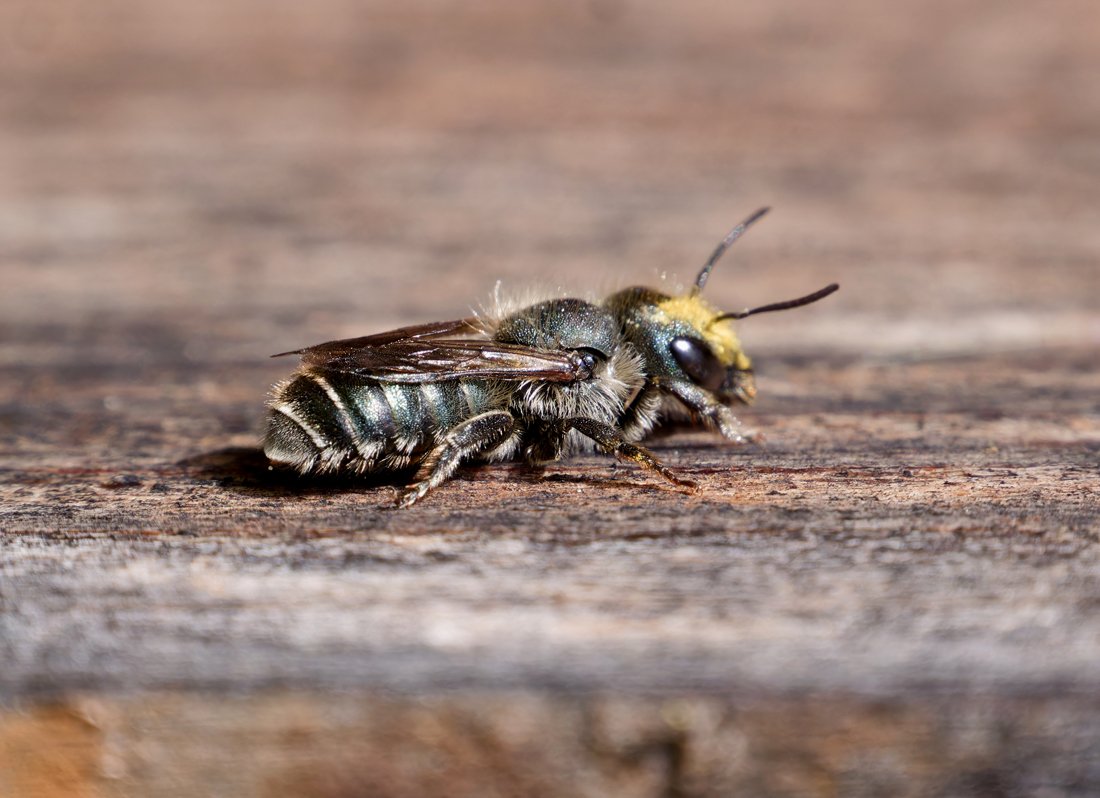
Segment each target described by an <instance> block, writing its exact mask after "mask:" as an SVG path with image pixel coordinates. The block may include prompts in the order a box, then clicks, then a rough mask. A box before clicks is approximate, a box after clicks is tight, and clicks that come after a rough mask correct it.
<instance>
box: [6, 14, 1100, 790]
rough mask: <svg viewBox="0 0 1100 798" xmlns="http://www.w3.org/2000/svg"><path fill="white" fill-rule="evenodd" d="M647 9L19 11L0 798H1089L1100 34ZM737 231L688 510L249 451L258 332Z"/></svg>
mask: <svg viewBox="0 0 1100 798" xmlns="http://www.w3.org/2000/svg"><path fill="white" fill-rule="evenodd" d="M671 9H672V7H671V6H665V5H661V4H655V3H652V4H640V5H633V4H631V5H626V4H617V3H565V4H561V3H535V4H523V5H521V6H513V5H511V4H505V3H499V2H485V3H477V4H459V5H451V4H444V3H438V4H429V5H425V6H422V7H419V6H418V7H413V6H408V5H407V4H400V3H389V2H379V3H375V4H369V5H367V6H359V5H358V4H351V3H346V2H343V1H342V0H323V2H320V3H314V4H310V5H309V9H308V11H307V10H305V7H304V6H301V7H299V5H297V4H291V3H274V4H259V3H256V2H255V1H254V0H231V2H228V3H225V2H219V3H215V2H213V0H209V1H204V2H197V3H189V4H186V7H184V5H183V4H170V3H142V4H136V3H128V2H124V1H122V2H115V3H110V4H103V5H102V6H100V5H97V6H96V8H95V9H94V10H92V9H89V8H85V7H84V6H83V5H82V4H79V3H76V2H62V3H55V4H48V5H43V6H41V7H40V6H39V5H37V4H9V6H7V7H5V8H4V9H3V10H0V17H2V19H0V23H3V24H0V29H2V30H4V31H5V34H4V35H5V36H7V37H8V42H7V45H8V46H5V47H3V48H0V52H2V53H3V54H2V56H0V58H3V59H4V69H2V70H0V120H2V122H3V124H0V174H3V175H4V179H3V180H2V181H0V269H2V276H3V290H2V292H0V663H2V666H0V707H2V708H0V765H2V766H0V796H6V795H18V796H27V795H60V794H63V795H80V794H87V795H177V794H195V795H215V794H234V795H242V796H247V795H257V796H261V795H263V796H276V795H317V796H338V795H359V794H377V795H393V796H398V795H424V794H439V793H442V792H444V791H448V794H452V795H514V794H525V795H612V794H613V795H665V796H673V795H676V796H688V795H692V796H694V795H727V794H731V793H738V794H753V795H791V796H794V795H799V796H801V795H880V794H883V795H884V794H890V795H964V794H966V795H969V794H989V795H998V794H1000V795H1013V794H1036V793H1038V792H1040V791H1042V790H1046V791H1047V792H1045V793H1043V794H1050V795H1060V796H1061V795H1065V796H1070V795H1088V794H1093V793H1095V792H1097V791H1098V790H1100V773H1098V771H1097V770H1096V768H1095V764H1094V763H1095V762H1096V761H1098V760H1100V742H1098V741H1100V727H1098V724H1100V706H1098V705H1097V701H1096V695H1098V693H1097V690H1098V688H1100V670H1098V668H1097V666H1096V663H1097V662H1098V661H1100V620H1098V615H1097V612H1096V609H1097V606H1098V601H1100V579H1098V576H1097V574H1098V573H1100V570H1098V564H1100V563H1098V560H1100V555H1098V551H1100V549H1098V540H1097V533H1098V529H1100V303H1098V297H1100V229H1098V228H1097V227H1096V224H1095V209H1096V208H1097V207H1098V203H1100V145H1098V144H1097V142H1100V95H1097V93H1096V92H1095V91H1094V90H1093V88H1094V84H1095V81H1094V79H1093V78H1094V76H1095V73H1096V70H1097V69H1098V68H1100V56H1098V55H1097V54H1098V53H1100V28H1098V27H1097V25H1096V24H1095V18H1096V15H1095V14H1092V13H1091V12H1090V11H1089V10H1087V9H1085V8H1084V7H1083V6H1081V5H1080V4H1079V3H1075V2H1072V1H1071V0H1064V1H1061V2H1055V3H1051V4H1046V5H1044V7H1043V8H1042V9H1039V8H1038V7H1036V6H1033V5H1032V4H1029V3H1026V2H1023V0H1020V1H1019V2H1008V3H1004V2H993V0H969V1H968V2H965V3H955V2H952V3H948V2H946V0H945V1H944V2H939V1H938V0H936V1H935V2H929V3H921V4H901V3H887V4H878V3H867V2H862V0H845V2H843V3H841V4H839V5H838V4H830V5H829V6H827V7H826V6H819V5H817V4H813V3H809V2H806V0H782V2H779V3H764V2H750V3H743V4H737V5H736V6H728V7H727V6H722V5H721V4H706V3H698V4H695V3H693V4H688V5H687V6H686V7H685V8H680V7H677V9H676V10H671ZM9 23H10V24H9ZM762 204H771V205H773V206H774V207H775V211H774V212H773V213H772V214H771V215H770V216H769V217H768V218H767V219H766V220H765V221H764V222H762V223H761V224H759V225H757V226H756V227H754V228H753V230H752V232H751V234H750V235H748V236H746V238H745V239H744V240H743V241H740V242H738V243H737V245H736V247H735V251H733V252H731V253H730V255H729V256H728V258H727V260H725V261H723V262H722V264H721V265H720V266H719V267H718V269H716V271H715V273H714V275H713V277H712V279H711V280H710V283H709V284H708V287H707V292H708V295H709V296H710V298H711V299H712V300H713V301H714V302H715V303H716V304H717V305H719V306H721V307H723V308H730V309H737V308H741V307H745V306H750V305H758V304H763V303H766V302H771V301H775V300H779V299H785V298H789V297H793V296H798V295H801V294H804V293H807V292H808V291H811V290H813V289H814V288H817V287H819V286H820V285H823V284H825V283H827V282H830V281H833V280H836V281H837V282H839V283H840V284H841V286H842V288H841V291H840V293H838V294H837V295H836V296H835V297H830V298H829V299H827V300H825V301H823V302H822V303H820V304H818V305H814V306H812V307H808V308H804V309H800V310H796V311H791V312H789V313H784V314H775V315H774V316H761V317H759V318H753V319H748V320H745V321H744V322H743V323H742V324H741V327H740V329H741V332H742V335H743V338H744V340H745V344H746V347H747V349H748V351H749V353H750V354H751V355H752V356H753V357H754V359H755V362H756V365H757V371H758V375H759V388H760V391H759V393H760V396H759V400H758V402H757V404H756V405H755V406H754V407H752V408H750V409H747V410H746V411H745V412H744V413H743V419H744V421H745V423H746V425H747V426H748V427H749V428H751V429H755V430H758V431H760V432H762V433H763V434H764V436H765V439H766V442H765V443H764V444H762V445H751V446H746V447H731V446H729V445H726V444H724V443H723V442H721V441H720V440H719V439H717V438H716V437H715V436H713V435H710V434H708V433H706V432H701V431H693V430H687V429H672V430H668V431H667V432H666V433H665V434H663V435H661V436H660V437H658V438H657V439H655V440H654V441H653V442H652V443H653V448H654V450H655V451H657V452H658V453H659V454H660V455H661V457H662V458H663V459H665V460H666V461H667V462H668V463H669V464H671V465H674V466H675V467H677V468H679V469H682V470H683V471H684V473H685V474H686V475H687V476H689V477H690V478H692V479H694V480H696V481H698V482H699V483H700V486H701V489H700V490H699V491H698V492H697V493H694V494H686V493H684V492H681V491H677V490H675V489H673V488H671V487H670V486H668V485H666V484H662V483H659V482H656V481H654V480H653V479H651V478H650V477H649V476H647V475H645V474H643V473H641V472H639V471H638V470H637V469H633V468H628V467H625V466H622V465H618V464H616V463H614V462H612V461H611V460H609V459H607V458H603V457H597V456H589V457H580V458H577V459H575V460H571V461H569V462H566V463H562V464H560V465H559V466H556V467H553V468H551V469H550V470H549V471H548V472H547V474H546V475H545V476H544V477H543V478H537V477H536V476H535V475H533V474H531V473H530V472H528V471H527V470H526V469H524V468H523V467H521V466H518V465H503V466H492V467H484V468H468V469H464V470H463V471H461V472H460V474H459V476H458V478H457V479H456V480H454V481H453V482H452V483H449V484H448V485H447V486H446V487H445V488H443V489H441V490H440V491H439V492H438V493H436V494H434V495H432V496H430V497H429V498H428V499H426V500H425V501H424V502H423V503H422V504H420V505H418V506H416V507H414V508H412V509H411V510H408V511H394V510H392V509H391V508H390V504H391V503H392V501H393V497H394V495H395V492H394V485H392V484H385V483H384V482H383V483H380V482H354V481H333V480H314V481H307V482H300V481H297V480H294V479H290V478H288V477H286V476H283V475H279V474H275V473H272V472H270V471H269V470H268V469H267V466H266V463H265V462H264V460H263V458H262V455H261V454H260V452H259V449H258V445H257V441H258V438H259V434H260V429H261V423H262V417H263V402H264V397H265V394H266V391H267V390H268V387H269V386H270V385H271V383H273V382H274V381H275V380H277V379H279V378H280V377H282V376H285V373H286V371H287V368H288V363H287V362H286V361H285V360H282V361H271V360H269V359H268V358H267V355H269V354H271V353H272V352H278V351H285V350H287V349H291V348H295V347H299V346H302V345H307V344H311V343H316V342H318V341H322V340H329V339H332V338H337V337H346V336H352V335H363V334H367V333H371V332H377V331H380V330H384V329H387V328H389V327H395V326H399V325H401V324H409V323H416V322H422V321H429V320H432V319H444V318H456V317H459V316H462V315H465V314H466V313H468V311H469V310H470V308H471V307H476V306H477V305H478V304H479V303H483V302H486V301H488V297H489V296H490V292H491V290H492V288H493V285H494V284H495V282H496V281H497V280H501V281H502V282H503V284H504V286H505V289H506V290H512V291H516V292H520V293H522V291H523V290H525V289H526V288H528V287H530V286H532V285H535V286H538V285H543V286H551V287H553V286H557V285H563V286H569V287H570V288H574V287H575V290H576V291H577V292H578V293H581V294H585V295H597V296H598V295H600V294H601V293H604V292H607V291H609V290H611V289H613V288H618V287H622V286H624V285H629V284H634V283H644V284H653V283H656V282H657V281H658V280H660V279H661V274H662V273H663V272H666V271H667V272H668V273H669V277H668V280H669V281H670V282H671V283H675V282H676V281H677V280H681V281H682V280H684V279H690V277H691V276H692V275H693V273H694V271H695V269H697V267H698V265H699V264H700V263H701V262H702V261H703V260H704V259H705V257H706V256H707V254H709V252H710V250H711V248H712V247H713V245H714V244H715V243H716V242H717V240H718V239H719V238H720V237H721V236H722V235H723V234H724V232H725V231H726V229H728V227H729V225H730V224H731V223H732V222H733V221H735V220H736V219H738V218H741V217H743V216H744V215H745V214H746V213H748V212H749V211H751V210H752V209H754V208H756V207H758V206H759V205H762ZM350 740H354V743H349V742H348V741H350ZM35 741H42V742H41V744H39V743H36V742H35ZM29 752H34V755H33V756H32V755H31V754H30V753H29Z"/></svg>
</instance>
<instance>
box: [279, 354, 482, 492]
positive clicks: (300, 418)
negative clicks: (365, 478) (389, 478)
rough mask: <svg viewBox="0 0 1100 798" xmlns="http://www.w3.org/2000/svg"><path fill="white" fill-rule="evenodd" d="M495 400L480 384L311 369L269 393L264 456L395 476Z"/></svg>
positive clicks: (328, 469)
mask: <svg viewBox="0 0 1100 798" xmlns="http://www.w3.org/2000/svg"><path fill="white" fill-rule="evenodd" d="M499 395H500V390H499V387H498V386H496V385H494V384H493V383H492V382H491V381H486V380H461V381H460V380H447V381H442V382H425V383H393V382H383V381H380V380H372V379H365V378H362V377H357V376H355V375H353V374H347V373H344V372H336V371H328V370H323V369H309V370H306V371H303V372H300V373H298V374H297V375H295V376H294V377H293V378H292V379H291V380H290V381H289V382H286V383H283V384H280V385H277V386H276V387H275V390H274V394H273V397H272V400H271V403H270V412H269V414H268V426H267V433H266V435H265V437H264V453H265V454H266V455H267V456H268V458H269V459H270V460H271V461H272V462H273V463H276V464H279V465H285V466H289V467H291V468H295V469H297V470H298V471H301V472H302V473H309V472H314V473H334V472H340V471H349V472H355V473H368V472H376V471H397V470H401V469H404V468H407V467H409V466H413V465H416V464H418V463H419V462H420V461H421V460H422V459H423V458H424V456H425V455H426V454H427V453H428V452H429V451H430V450H431V449H432V448H433V447H434V446H435V445H436V443H438V442H439V441H440V440H441V439H442V438H443V436H444V435H445V434H446V433H447V431H448V430H449V429H451V428H452V427H454V426H455V425H456V424H459V423H461V422H462V421H465V420H466V419H468V418H471V417H473V416H475V415H478V414H479V413H482V412H485V411H486V410H489V409H492V408H493V407H495V406H496V405H497V404H498V403H499V398H498V397H499Z"/></svg>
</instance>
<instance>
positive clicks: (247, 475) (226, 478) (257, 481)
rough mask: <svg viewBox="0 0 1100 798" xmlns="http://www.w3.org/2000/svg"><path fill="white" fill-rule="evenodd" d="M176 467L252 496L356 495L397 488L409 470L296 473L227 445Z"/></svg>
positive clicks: (253, 449)
mask: <svg viewBox="0 0 1100 798" xmlns="http://www.w3.org/2000/svg"><path fill="white" fill-rule="evenodd" d="M177 465H179V466H180V467H181V468H182V469H183V470H184V471H185V472H187V473H188V474H189V475H190V476H193V477H195V478H196V479H201V480H209V481H211V482H214V483H216V484H217V485H218V486H219V487H222V488H226V489H227V490H232V491H237V492H240V493H248V494H252V495H257V494H260V495H267V496H287V495H299V496H300V495H302V494H328V493H347V492H360V491H363V490H370V489H373V488H384V487H389V488H394V489H398V488H400V487H401V486H403V485H405V484H406V483H407V482H408V479H409V476H410V474H411V471H401V472H394V473H383V474H321V475H317V474H306V475H303V474H299V473H298V472H297V471H293V470H291V469H286V468H277V467H274V466H272V465H271V463H270V461H269V460H268V459H267V456H266V455H265V454H264V453H263V450H262V449H260V448H259V447H252V446H230V447H227V448H224V449H215V450H214V451H211V452H203V453H202V454H197V455H195V456H194V457H188V458H185V459H183V460H180V461H179V462H178V463H177Z"/></svg>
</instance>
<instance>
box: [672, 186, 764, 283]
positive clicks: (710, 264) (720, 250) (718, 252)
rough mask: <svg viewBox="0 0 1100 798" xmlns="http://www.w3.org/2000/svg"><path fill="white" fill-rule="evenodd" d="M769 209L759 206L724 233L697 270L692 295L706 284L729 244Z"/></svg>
mask: <svg viewBox="0 0 1100 798" xmlns="http://www.w3.org/2000/svg"><path fill="white" fill-rule="evenodd" d="M770 210H771V208H767V207H765V208H761V209H760V210H758V211H757V212H756V213H754V214H753V215H752V216H750V217H749V218H748V219H746V220H745V221H743V222H741V224H739V225H737V226H736V227H735V228H733V229H732V230H730V231H729V232H728V233H726V237H725V238H723V239H722V243H720V244H719V245H718V246H717V247H715V249H714V252H712V253H711V256H710V257H709V258H708V259H707V262H706V265H705V266H703V270H702V271H701V272H699V276H698V277H696V278H695V287H694V288H692V289H691V295H692V296H698V295H699V292H701V291H702V290H703V286H705V285H706V284H707V278H708V277H710V270H711V269H713V268H714V264H716V263H717V262H718V259H719V258H721V257H722V255H723V254H725V252H726V250H727V249H729V248H730V244H732V243H733V242H734V241H736V240H737V239H739V238H740V237H741V234H742V233H744V232H745V231H746V230H748V229H749V226H750V225H751V224H752V223H753V222H755V221H756V220H757V219H759V218H760V217H761V216H763V215H764V214H765V213H767V212H768V211H770Z"/></svg>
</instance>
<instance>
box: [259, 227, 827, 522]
mask: <svg viewBox="0 0 1100 798" xmlns="http://www.w3.org/2000/svg"><path fill="white" fill-rule="evenodd" d="M767 210H768V209H767V208H762V209H760V210H758V211H757V212H756V213H754V214H752V215H751V216H749V217H748V218H747V219H745V220H744V221H743V222H741V223H740V224H738V225H737V226H735V227H734V228H733V229H732V230H731V231H730V232H729V234H728V235H726V237H725V238H724V239H723V240H722V242H721V243H720V244H719V245H718V247H717V248H716V249H715V250H714V252H713V254H712V255H711V256H710V258H709V259H708V260H707V262H706V264H705V265H704V266H703V268H702V270H701V271H700V272H699V275H698V276H697V277H696V278H695V282H694V284H693V285H692V287H691V289H690V290H689V291H688V292H687V293H686V294H683V295H680V296H671V295H669V294H665V293H662V292H660V291H657V290H654V289H651V288H645V287H634V288H627V289H625V290H622V291H618V292H616V293H614V294H612V295H611V296H609V297H607V298H606V299H605V300H604V301H603V302H601V303H595V302H589V301H585V300H581V299H568V298H567V299H549V300H545V301H542V302H536V303H534V304H531V305H528V306H526V307H522V308H520V309H519V310H515V311H513V312H511V313H504V314H500V315H499V316H498V317H495V318H484V317H482V316H473V317H469V318H463V319H457V320H454V321H440V322H431V323H428V324H421V325H417V326H412V327H402V328H400V329H396V330H391V331H389V332H383V333H378V334H375V335H368V336H365V337H362V338H350V339H345V340H339V341H329V342H327V343H322V344H318V345H316V346H311V347H308V348H305V349H297V350H294V351H292V352H283V353H281V354H280V355H274V356H273V357H280V356H282V355H292V354H296V355H300V356H301V365H300V367H299V369H298V371H297V372H296V373H295V374H294V375H293V376H292V377H291V378H290V379H289V380H287V381H285V382H282V383H279V384H277V385H276V386H275V387H274V388H273V389H272V397H271V401H270V403H269V413H268V418H267V432H266V435H265V438H264V452H265V454H266V455H267V457H268V459H269V460H270V461H271V463H272V464H274V465H278V466H285V467H289V468H293V469H296V470H297V471H299V472H301V473H303V474H305V473H352V474H379V473H383V474H385V473H401V472H405V471H410V470H411V471H414V477H413V481H412V482H411V483H410V484H409V485H408V486H407V487H406V488H405V489H404V491H403V493H402V494H401V496H400V498H399V499H398V502H397V503H398V505H399V506H401V507H409V506H411V505H413V504H414V503H415V502H417V501H418V500H420V499H421V498H423V497H424V496H425V495H426V494H427V493H428V492H429V491H431V490H432V489H434V488H436V487H438V486H439V485H441V484H443V483H444V482H446V481H447V480H448V479H449V478H450V477H451V476H452V475H453V474H454V472H455V469H456V468H458V466H459V465H460V464H461V463H463V462H464V461H469V460H481V461H501V460H508V459H512V458H516V457H522V458H523V459H524V460H525V461H526V462H527V463H528V464H530V465H532V466H535V467H541V465H542V464H545V463H547V462H552V461H556V460H559V459H561V458H562V457H564V456H567V455H568V454H570V453H572V452H575V451H578V450H583V449H592V448H599V449H602V450H603V451H605V452H607V453H610V454H613V455H615V456H616V457H617V458H619V459H620V460H623V461H629V462H633V463H636V464H637V465H639V466H641V467H642V468H644V469H647V470H649V471H652V472H654V473H655V474H657V475H659V476H661V477H663V478H664V479H666V480H668V481H669V482H671V483H673V484H674V485H677V486H681V487H685V488H693V487H694V483H692V482H691V481H690V480H688V479H685V478H683V477H681V476H680V475H678V474H677V473H676V472H675V471H673V470H672V469H670V468H668V467H666V466H665V465H664V464H663V463H662V462H661V461H660V460H658V459H657V457H656V456H655V455H654V454H653V453H652V452H650V451H649V450H648V449H646V448H644V447H643V446H641V445H639V443H638V442H639V441H641V440H643V439H644V438H645V437H646V435H648V434H649V432H650V431H652V430H653V429H654V427H656V426H657V425H658V424H659V423H660V422H661V420H662V419H663V418H666V417H667V416H668V415H669V414H670V413H674V412H675V411H676V410H677V409H679V410H680V411H681V412H682V411H684V410H686V411H687V413H688V414H689V416H690V417H691V418H692V419H694V420H696V421H699V422H702V423H703V424H705V425H707V426H709V427H711V428H713V429H715V430H716V431H717V432H719V433H720V434H721V435H722V436H723V437H725V438H726V439H728V440H730V441H734V442H743V441H745V440H746V437H745V436H744V435H743V434H742V432H741V427H740V423H739V422H738V420H737V418H736V417H735V416H734V414H733V411H732V410H731V405H732V404H734V403H738V404H749V403H751V402H752V401H753V399H754V398H755V396H756V386H755V383H754V379H753V369H752V362H751V361H750V360H749V358H748V356H747V355H746V354H745V353H744V351H742V348H741V344H740V342H739V341H738V339H737V336H736V334H735V332H734V330H733V327H732V325H731V323H730V322H731V321H734V320H737V319H744V318H746V317H748V316H752V315H756V314H759V313H768V312H772V311H777V310H787V309H789V308H797V307H801V306H803V305H808V304H810V303H811V302H816V301H818V300H819V299H822V298H824V297H826V296H828V295H829V294H831V293H833V292H834V291H836V290H837V288H838V286H837V285H836V284H835V283H833V284H830V285H828V286H826V287H825V288H822V289H821V290H819V291H815V292H814V293H812V294H808V295H807V296H803V297H800V298H798V299H792V300H788V301H785V302H777V303H774V304H770V305H763V306H761V307H757V308H753V309H751V310H743V311H735V312H724V313H723V312H720V311H718V310H717V309H715V308H713V307H711V306H710V305H709V304H707V303H706V302H705V301H704V300H703V299H702V292H703V289H704V287H705V286H706V283H707V279H708V277H709V276H710V273H711V271H712V269H713V268H714V265H715V264H716V263H717V262H718V260H719V258H721V257H722V255H723V253H725V251H726V250H727V249H728V248H729V246H730V245H731V244H733V242H734V241H736V240H737V239H738V238H740V237H741V235H742V234H743V233H744V232H745V230H746V229H747V228H748V227H749V226H750V225H752V224H753V223H754V222H755V221H757V220H758V219H759V218H760V217H761V216H763V215H764V214H765V213H766V212H767Z"/></svg>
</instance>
